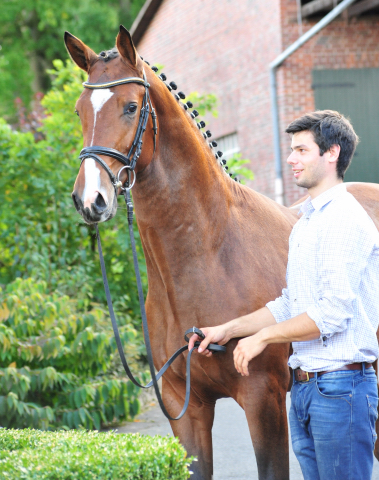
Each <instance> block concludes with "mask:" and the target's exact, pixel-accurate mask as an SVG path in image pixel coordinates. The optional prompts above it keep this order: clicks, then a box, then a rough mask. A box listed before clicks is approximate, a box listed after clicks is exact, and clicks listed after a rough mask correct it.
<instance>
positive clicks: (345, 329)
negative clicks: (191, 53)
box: [267, 184, 379, 372]
mask: <svg viewBox="0 0 379 480" xmlns="http://www.w3.org/2000/svg"><path fill="white" fill-rule="evenodd" d="M300 213H302V214H303V216H302V217H301V218H300V220H299V221H298V222H297V223H296V224H295V226H294V228H293V230H292V233H291V236H290V242H289V256H288V265H287V275H286V279H287V288H284V289H283V291H282V295H281V296H280V297H279V298H277V299H276V300H274V301H272V302H269V303H268V304H267V307H268V308H269V310H270V311H271V313H272V314H273V315H274V317H275V319H276V321H277V322H282V321H284V320H288V319H289V318H292V317H295V316H296V315H299V314H301V313H304V312H307V314H308V315H309V317H310V318H311V319H312V320H313V321H314V322H315V323H316V325H317V327H318V328H319V330H320V332H321V335H320V338H318V339H316V340H311V341H305V342H293V344H292V345H293V355H291V357H290V359H289V362H288V364H289V365H290V367H292V368H297V367H301V368H302V369H303V370H306V371H308V372H317V371H323V370H335V369H338V368H340V367H342V366H344V365H347V364H349V363H355V362H373V361H374V360H375V359H376V358H377V357H378V341H377V338H376V331H377V329H378V324H379V232H378V230H377V229H376V227H375V224H374V222H373V221H372V219H371V218H370V217H369V215H368V214H367V212H366V211H365V210H364V208H363V207H362V206H361V205H360V204H359V203H358V202H357V200H355V198H354V197H353V196H352V195H351V194H350V193H348V192H347V191H346V187H345V185H343V184H341V185H337V186H335V187H333V188H331V189H329V190H327V191H326V192H324V193H322V194H321V195H319V196H318V197H316V198H315V199H314V200H311V198H310V197H308V198H307V200H306V201H305V202H304V204H303V205H302V206H301V208H300V211H299V214H300Z"/></svg>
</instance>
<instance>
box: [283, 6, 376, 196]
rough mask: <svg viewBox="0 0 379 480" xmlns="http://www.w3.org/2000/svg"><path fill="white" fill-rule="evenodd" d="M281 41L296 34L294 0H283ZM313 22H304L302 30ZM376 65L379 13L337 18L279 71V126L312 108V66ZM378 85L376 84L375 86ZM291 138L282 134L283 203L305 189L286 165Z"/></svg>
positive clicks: (290, 40) (290, 39)
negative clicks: (300, 186)
mask: <svg viewBox="0 0 379 480" xmlns="http://www.w3.org/2000/svg"><path fill="white" fill-rule="evenodd" d="M281 8H282V15H281V19H282V41H283V47H284V48H287V47H288V46H289V45H291V44H292V43H293V42H294V41H295V40H296V39H297V38H298V36H299V29H298V24H297V10H296V2H295V1H293V0H282V2H281ZM315 23H316V20H312V21H304V23H303V33H305V32H306V31H307V30H308V29H309V28H310V27H312V26H313V25H314V24H315ZM378 67H379V16H378V15H369V16H368V15H367V16H361V17H358V18H352V19H350V20H348V19H347V15H346V13H343V14H342V15H341V16H340V17H338V18H336V19H335V20H334V21H333V22H332V23H330V24H329V25H328V26H327V27H325V28H324V29H323V30H321V31H320V32H319V33H318V34H317V35H315V36H314V37H313V38H312V39H311V40H309V41H308V42H307V43H306V44H305V45H303V46H302V47H301V48H300V49H299V50H298V51H297V52H295V53H294V54H293V55H292V56H291V57H289V58H288V60H286V61H285V62H284V64H283V65H282V66H281V67H279V70H278V90H279V105H280V129H281V131H282V132H283V131H284V130H285V128H286V126H287V125H288V124H289V123H290V122H291V121H292V120H293V119H295V118H296V117H299V116H300V115H303V114H304V113H306V112H309V111H312V110H314V109H315V103H314V95H313V90H312V70H313V69H320V70H322V69H340V68H378ZM378 88H379V87H378ZM289 144H290V140H289V138H288V135H286V134H285V133H283V134H282V138H281V152H282V164H283V172H284V178H283V181H284V190H285V197H286V198H285V200H286V204H291V203H293V202H294V201H295V200H297V199H298V198H300V197H301V196H302V195H304V194H306V191H305V190H304V189H300V188H298V187H296V185H295V184H294V182H293V177H292V172H291V171H290V167H288V166H287V164H286V158H287V156H288V147H289Z"/></svg>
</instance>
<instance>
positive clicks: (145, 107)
mask: <svg viewBox="0 0 379 480" xmlns="http://www.w3.org/2000/svg"><path fill="white" fill-rule="evenodd" d="M125 83H138V84H140V85H143V86H144V87H145V93H144V96H143V100H142V106H141V111H140V116H139V120H138V125H137V130H136V133H135V135H134V140H133V143H132V146H131V147H130V150H129V152H128V154H127V155H126V156H125V155H124V154H123V153H121V152H119V151H118V150H115V149H114V148H108V147H99V146H94V147H85V148H83V149H82V151H81V152H80V155H79V158H80V160H81V163H80V165H81V164H82V163H83V162H84V160H85V159H86V158H93V159H94V160H95V161H96V162H97V163H99V164H100V165H101V166H102V167H103V168H104V170H105V171H106V172H107V174H108V176H109V178H110V180H111V182H112V185H113V187H114V189H115V193H116V196H117V189H118V188H121V189H122V190H124V189H125V188H127V189H130V188H132V186H133V185H134V182H135V180H136V176H135V172H134V169H135V166H136V163H137V160H138V158H139V156H140V155H141V150H142V143H143V142H142V138H143V134H144V133H145V131H146V125H147V121H148V119H149V114H150V115H151V118H152V121H153V131H154V153H155V147H156V136H157V131H158V127H157V114H156V113H155V110H154V108H153V105H152V103H151V99H150V93H149V88H150V84H149V83H148V82H147V80H146V76H145V72H144V73H143V79H142V78H139V77H129V78H121V79H120V80H114V81H113V82H107V83H89V82H83V86H84V87H85V88H88V89H90V90H95V89H99V88H110V87H116V86H117V85H123V84H125ZM154 153H153V155H154ZM99 155H106V156H107V157H112V158H115V159H116V160H118V161H119V162H121V163H122V164H123V165H124V166H123V167H122V168H121V169H120V170H119V171H118V173H117V175H114V173H113V172H112V170H111V169H110V168H109V167H108V165H107V164H106V162H105V161H104V160H103V159H102V158H100V157H99ZM124 169H126V170H127V172H128V179H127V182H126V183H127V186H126V187H123V184H122V182H121V180H120V174H121V172H122V170H124ZM132 172H133V174H134V178H133V182H132V183H131V178H130V177H131V173H132Z"/></svg>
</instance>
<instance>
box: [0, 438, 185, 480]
mask: <svg viewBox="0 0 379 480" xmlns="http://www.w3.org/2000/svg"><path fill="white" fill-rule="evenodd" d="M191 460H192V458H187V456H186V452H185V450H184V448H183V447H182V446H180V444H179V442H178V440H177V439H176V438H170V437H165V438H162V437H158V436H157V437H148V436H141V435H139V434H134V435H131V434H129V435H125V434H116V433H114V432H112V433H99V432H85V431H82V432H77V431H76V432H75V431H70V432H40V431H36V430H29V429H26V430H6V429H2V430H0V471H1V475H2V477H1V478H3V479H8V480H32V479H38V480H68V479H80V480H87V479H88V480H97V479H98V480H105V479H112V480H113V479H123V480H153V479H154V480H167V479H171V480H184V479H187V478H189V471H188V467H189V464H190V462H191Z"/></svg>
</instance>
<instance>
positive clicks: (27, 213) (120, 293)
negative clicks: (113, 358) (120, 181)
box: [0, 60, 147, 325]
mask: <svg viewBox="0 0 379 480" xmlns="http://www.w3.org/2000/svg"><path fill="white" fill-rule="evenodd" d="M54 66H55V67H56V69H55V70H52V71H51V72H50V73H51V74H54V76H55V80H54V83H53V88H52V90H51V91H50V92H49V93H48V94H47V95H46V96H45V97H44V99H43V104H44V107H45V108H46V112H47V117H46V118H45V120H44V123H43V126H42V128H41V131H42V133H43V134H44V137H45V139H44V140H42V141H40V142H35V141H34V138H33V136H32V135H31V134H28V133H20V132H15V131H12V130H11V129H10V128H9V126H7V125H6V124H5V122H4V121H2V120H0V168H1V171H2V176H1V178H0V202H1V204H2V205H5V206H6V207H5V208H2V209H1V211H0V284H8V283H9V282H11V281H13V279H14V278H15V277H20V276H22V277H33V278H34V279H36V280H44V281H46V282H47V285H48V288H49V290H59V291H60V292H61V293H63V294H67V295H69V296H74V297H75V298H77V299H78V300H79V301H80V302H81V306H82V307H83V308H84V307H85V306H86V305H88V304H89V302H90V301H91V300H94V301H96V302H103V301H104V299H105V296H104V291H103V285H102V281H101V274H100V267H99V262H98V256H97V249H96V246H95V237H94V231H93V229H92V227H89V226H87V225H86V224H84V222H83V221H82V220H81V218H80V216H79V215H78V214H77V212H76V210H75V208H74V206H73V203H72V200H71V198H70V195H69V192H70V190H71V188H72V186H73V184H74V181H75V177H76V175H77V172H78V168H79V161H78V154H79V151H80V149H81V145H82V134H81V128H80V121H79V119H78V117H77V115H75V113H74V110H75V102H76V100H77V98H78V97H79V95H80V93H81V91H82V89H83V87H82V85H81V82H82V81H83V73H82V71H81V70H80V69H79V68H78V67H76V66H74V65H73V64H72V62H70V61H67V64H66V65H65V64H63V62H61V61H60V60H56V61H55V62H54ZM121 208H124V207H123V206H121ZM100 230H101V234H102V239H103V241H104V243H105V245H106V248H105V260H106V263H107V265H108V268H109V271H110V273H111V275H110V284H111V291H112V294H113V296H114V298H118V299H120V308H121V306H122V305H124V306H126V303H127V306H126V308H125V309H124V310H123V314H124V315H128V316H129V318H131V319H132V321H133V322H134V323H135V325H139V319H140V314H139V306H138V305H139V304H138V295H137V290H136V287H135V277H134V271H133V267H132V265H133V262H132V254H131V251H130V250H129V249H128V247H129V239H128V233H127V222H126V221H125V222H122V221H119V219H118V220H116V219H113V220H111V221H110V222H108V223H107V224H105V225H102V226H101V228H100ZM135 236H136V239H137V250H138V253H139V257H140V260H141V270H142V274H143V282H144V285H145V286H146V283H147V280H146V269H145V266H144V261H143V253H142V248H141V244H140V242H139V240H138V231H137V227H136V226H135ZM125 292H127V293H125Z"/></svg>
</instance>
